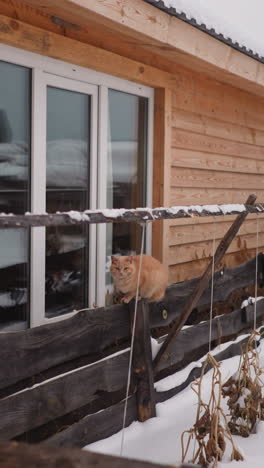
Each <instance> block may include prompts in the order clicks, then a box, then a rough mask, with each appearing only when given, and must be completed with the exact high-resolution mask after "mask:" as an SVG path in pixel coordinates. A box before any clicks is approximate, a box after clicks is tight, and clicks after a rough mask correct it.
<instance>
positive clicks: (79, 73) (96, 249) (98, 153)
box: [0, 44, 154, 327]
mask: <svg viewBox="0 0 264 468" xmlns="http://www.w3.org/2000/svg"><path fill="white" fill-rule="evenodd" d="M0 60H4V61H6V62H9V63H13V64H17V65H21V66H24V67H29V68H31V69H32V127H31V128H32V142H31V144H32V145H31V161H32V170H31V211H32V212H35V213H42V212H45V208H46V132H45V128H46V87H47V86H48V83H50V84H51V85H54V86H56V87H58V88H62V89H63V88H64V89H69V90H76V91H79V92H84V93H87V94H89V95H90V96H91V99H92V106H91V109H92V110H91V113H92V115H91V121H92V130H91V159H90V161H91V168H90V171H91V172H90V174H91V180H90V187H91V193H90V207H91V209H95V208H106V206H107V205H106V184H107V179H106V174H107V125H108V121H107V118H106V116H107V115H108V89H114V90H117V91H123V92H126V93H130V94H134V95H137V96H142V97H146V98H148V129H147V131H148V135H147V181H146V183H147V193H146V206H148V207H152V179H153V124H154V89H152V88H149V87H146V86H143V85H140V84H137V83H133V82H130V81H127V80H123V79H121V78H117V77H114V76H112V75H107V74H104V73H100V72H96V71H94V70H91V69H88V68H84V67H80V66H75V65H73V64H69V63H66V62H63V61H61V60H57V59H52V58H50V57H46V56H41V55H38V54H35V53H33V52H28V51H25V50H23V49H18V48H14V47H11V46H7V45H4V44H0ZM56 84H57V85H56ZM92 179H93V180H92ZM90 229H91V231H90V244H89V248H90V252H89V253H90V264H89V278H90V280H89V281H90V282H89V305H88V307H93V306H94V305H97V306H98V305H99V306H103V305H104V301H105V285H104V279H105V258H106V228H105V225H104V224H101V225H97V227H96V226H95V225H91V228H90ZM151 242H152V229H151V223H149V224H148V226H147V236H146V252H147V253H149V254H150V253H151ZM40 245H41V246H42V247H41V249H40V248H39V246H40ZM37 249H39V250H41V254H40V255H36V252H37ZM96 259H97V260H96ZM30 267H31V283H30V288H31V297H30V326H31V327H33V326H37V325H41V324H44V323H51V322H55V321H59V320H64V319H66V318H68V317H71V316H72V315H74V314H75V313H76V312H70V313H68V314H64V315H61V316H58V317H54V318H46V317H45V228H41V227H39V228H36V227H35V228H33V229H31V265H30ZM95 270H96V274H95V273H94V272H95ZM102 279H103V281H102ZM92 291H93V293H92Z"/></svg>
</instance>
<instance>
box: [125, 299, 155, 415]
mask: <svg viewBox="0 0 264 468" xmlns="http://www.w3.org/2000/svg"><path fill="white" fill-rule="evenodd" d="M129 311H130V320H131V329H132V324H133V320H134V313H135V301H134V300H133V301H131V302H130V303H129ZM132 372H133V376H134V381H135V384H136V397H137V412H138V420H139V421H141V422H144V421H146V420H147V419H149V418H152V417H154V416H156V407H155V392H154V380H153V368H152V352H151V340H150V325H149V304H148V303H147V302H145V301H143V300H141V301H139V302H138V310H137V320H136V326H135V338H134V349H133V358H132Z"/></svg>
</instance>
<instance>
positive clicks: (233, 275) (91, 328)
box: [0, 254, 264, 389]
mask: <svg viewBox="0 0 264 468" xmlns="http://www.w3.org/2000/svg"><path fill="white" fill-rule="evenodd" d="M258 259H259V265H258V271H259V278H260V279H262V281H263V276H264V273H263V272H264V255H263V254H259V257H258ZM198 281H199V278H195V279H193V280H190V281H185V282H184V283H179V284H176V285H173V286H171V287H169V288H168V289H167V293H166V298H165V299H164V300H163V301H162V302H160V303H151V304H149V308H150V327H151V328H155V327H158V326H159V327H162V326H167V325H168V324H170V323H171V322H172V321H173V320H175V319H177V317H179V315H180V314H181V311H182V307H183V305H184V303H185V301H186V298H188V296H189V295H190V294H191V292H192V291H193V289H194V287H195V286H196V284H197V282H198ZM254 282H255V259H252V260H249V261H248V262H246V263H244V264H242V265H239V266H238V267H236V268H227V269H225V270H224V271H223V273H221V272H217V273H216V274H215V277H214V301H215V302H218V301H224V300H225V299H227V297H228V296H229V295H230V294H231V292H232V291H234V290H236V289H238V288H242V287H246V286H248V285H251V284H254ZM209 303H210V287H208V288H207V289H206V290H205V292H204V293H203V295H202V297H201V298H200V300H199V302H198V304H197V307H203V306H206V305H208V304H209ZM163 310H166V312H167V317H166V318H165V319H164V314H163ZM129 336H130V325H129V310H128V307H127V306H126V305H116V306H112V307H109V308H101V307H100V308H98V309H92V310H87V311H83V312H79V313H78V314H76V315H75V316H73V317H71V318H69V319H65V320H63V321H60V322H57V323H52V324H48V325H43V326H40V327H36V328H33V329H29V330H25V331H21V332H12V333H8V332H7V333H6V332H5V333H0V348H1V370H0V389H2V388H6V387H7V386H9V385H12V384H15V383H17V382H19V381H21V380H23V379H26V378H29V377H32V376H36V375H38V374H40V373H41V372H44V371H45V370H47V369H51V368H53V369H54V374H56V369H55V367H56V366H59V365H60V364H63V363H65V362H70V361H73V360H74V359H78V358H80V357H82V356H89V355H90V356H91V359H92V357H93V356H94V357H95V358H96V355H97V357H98V354H100V353H103V352H104V351H105V349H106V348H107V347H109V346H111V345H113V344H114V343H115V342H116V341H119V340H128V339H129ZM47 349H48V350H49V352H48V353H47ZM18 356H19V358H20V359H19V361H18ZM57 373H59V370H58V371H57Z"/></svg>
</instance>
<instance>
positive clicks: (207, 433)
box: [181, 353, 243, 468]
mask: <svg viewBox="0 0 264 468" xmlns="http://www.w3.org/2000/svg"><path fill="white" fill-rule="evenodd" d="M207 366H211V367H212V368H213V375H212V384H211V394H210V398H209V402H208V403H205V402H204V401H203V400H202V395H201V393H202V385H203V378H204V374H205V369H206V367H207ZM221 388H222V377H221V371H220V364H219V363H218V362H217V361H216V360H215V359H214V357H213V356H212V355H211V354H210V353H209V354H208V355H207V359H206V361H205V362H204V364H203V367H202V372H201V377H200V379H199V380H196V382H195V383H194V385H193V386H192V389H193V390H194V392H195V393H196V394H197V397H198V406H197V413H196V421H195V424H194V425H193V427H192V428H191V429H190V430H189V431H184V432H183V433H182V436H181V444H182V462H184V461H185V460H186V458H187V455H188V453H189V452H190V442H191V440H193V439H194V441H195V449H194V451H193V454H192V456H191V457H190V459H188V462H190V463H199V464H200V465H201V466H203V467H208V466H209V465H210V466H211V467H212V468H214V467H216V466H217V463H218V461H220V460H222V458H223V454H224V453H225V450H226V446H227V442H229V443H230V444H231V448H232V453H231V460H243V457H242V455H241V454H240V452H239V451H238V449H237V448H236V446H235V444H234V441H233V438H232V435H231V432H230V430H229V427H228V424H227V419H226V416H225V414H224V412H223V410H222V408H221V399H222V393H221ZM186 435H187V441H186V442H185V439H186V437H185V436H186ZM197 445H198V446H197ZM196 447H197V449H196Z"/></svg>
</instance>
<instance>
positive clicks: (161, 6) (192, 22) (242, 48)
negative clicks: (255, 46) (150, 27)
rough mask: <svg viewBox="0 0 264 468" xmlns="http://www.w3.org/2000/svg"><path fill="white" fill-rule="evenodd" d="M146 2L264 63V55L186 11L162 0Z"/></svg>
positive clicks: (145, 0)
mask: <svg viewBox="0 0 264 468" xmlns="http://www.w3.org/2000/svg"><path fill="white" fill-rule="evenodd" d="M143 1H144V2H146V3H149V4H150V5H153V6H154V7H156V8H159V9H160V10H162V11H164V12H165V13H168V14H169V15H171V16H175V17H176V18H178V19H180V20H182V21H184V22H185V23H188V24H190V25H191V26H194V27H195V28H197V29H199V30H200V31H203V32H205V33H206V34H208V35H209V36H211V37H213V38H215V39H217V40H218V41H220V42H223V43H224V44H226V45H228V46H230V47H232V48H233V49H236V50H238V51H239V52H241V53H242V54H245V55H247V56H248V57H251V58H253V59H255V60H257V61H258V62H261V63H264V57H262V56H260V55H259V54H257V53H255V52H253V51H252V50H251V49H247V48H246V47H245V46H240V45H239V44H238V42H234V41H233V40H232V39H231V38H225V37H224V35H223V34H219V33H217V32H216V31H215V30H214V29H209V28H207V26H206V25H205V24H199V23H197V21H196V19H195V18H191V19H189V18H187V16H186V14H185V13H178V12H177V10H176V9H175V8H173V7H170V8H168V7H166V6H165V5H164V3H163V1H162V0H159V1H155V0H143Z"/></svg>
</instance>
